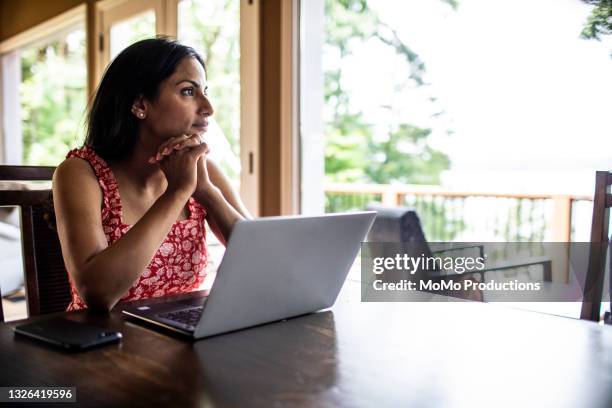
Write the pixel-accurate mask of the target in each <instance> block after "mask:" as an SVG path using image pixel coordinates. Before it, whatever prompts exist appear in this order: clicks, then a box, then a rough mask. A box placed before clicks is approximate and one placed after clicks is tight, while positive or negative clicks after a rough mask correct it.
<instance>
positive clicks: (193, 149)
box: [148, 134, 212, 195]
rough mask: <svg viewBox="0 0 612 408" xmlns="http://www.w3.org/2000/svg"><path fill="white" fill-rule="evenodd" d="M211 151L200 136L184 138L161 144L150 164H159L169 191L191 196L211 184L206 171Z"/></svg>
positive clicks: (150, 159)
mask: <svg viewBox="0 0 612 408" xmlns="http://www.w3.org/2000/svg"><path fill="white" fill-rule="evenodd" d="M209 151H210V149H209V147H208V145H207V144H206V143H205V142H203V141H202V140H201V138H200V136H199V135H198V134H193V135H181V136H177V137H171V138H169V139H168V140H166V141H165V142H164V143H162V144H161V145H160V146H159V147H158V149H157V152H156V153H155V155H154V156H151V157H150V158H149V160H148V162H149V163H150V164H159V166H160V168H161V170H162V171H163V172H164V174H165V176H166V179H167V181H168V190H175V191H177V190H178V191H182V192H185V193H188V194H189V195H192V194H193V193H194V192H195V191H196V189H197V188H206V187H207V186H209V185H212V183H211V182H210V179H209V178H208V171H207V169H206V155H207V154H208V152H209Z"/></svg>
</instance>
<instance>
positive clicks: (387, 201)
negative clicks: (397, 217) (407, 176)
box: [381, 186, 401, 207]
mask: <svg viewBox="0 0 612 408" xmlns="http://www.w3.org/2000/svg"><path fill="white" fill-rule="evenodd" d="M400 198H401V193H400V192H399V191H397V190H396V189H395V188H393V187H392V186H385V189H384V190H383V192H382V198H381V200H382V204H383V205H386V206H389V207H397V206H399V205H400V204H401V203H400Z"/></svg>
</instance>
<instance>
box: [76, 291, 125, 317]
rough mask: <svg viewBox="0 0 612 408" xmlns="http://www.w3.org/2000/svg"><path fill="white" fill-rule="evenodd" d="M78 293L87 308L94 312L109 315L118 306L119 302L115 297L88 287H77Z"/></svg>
mask: <svg viewBox="0 0 612 408" xmlns="http://www.w3.org/2000/svg"><path fill="white" fill-rule="evenodd" d="M77 292H78V293H79V295H80V296H81V298H82V299H83V301H84V302H85V304H86V305H87V308H88V309H90V310H92V311H97V312H103V313H108V312H110V311H111V310H112V308H113V307H114V306H115V305H116V304H117V300H116V299H114V298H113V297H111V296H109V295H108V294H106V293H103V292H100V290H96V289H95V288H93V287H88V286H87V285H80V287H77Z"/></svg>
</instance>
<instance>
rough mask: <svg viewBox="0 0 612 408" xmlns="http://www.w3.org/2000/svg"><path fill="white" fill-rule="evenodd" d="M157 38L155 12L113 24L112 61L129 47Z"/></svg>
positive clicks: (111, 38) (150, 11) (111, 36)
mask: <svg viewBox="0 0 612 408" xmlns="http://www.w3.org/2000/svg"><path fill="white" fill-rule="evenodd" d="M154 36H155V11H153V10H149V11H147V12H146V13H142V14H139V15H137V16H134V17H132V18H130V19H128V20H125V21H122V22H120V23H117V24H113V26H112V27H111V30H110V56H111V60H112V59H113V58H115V57H116V56H117V54H119V53H120V52H121V51H122V50H123V49H124V48H126V47H127V46H128V45H130V44H133V43H135V42H136V41H139V40H142V39H144V38H150V37H154Z"/></svg>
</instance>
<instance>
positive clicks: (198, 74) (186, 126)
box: [142, 58, 213, 140]
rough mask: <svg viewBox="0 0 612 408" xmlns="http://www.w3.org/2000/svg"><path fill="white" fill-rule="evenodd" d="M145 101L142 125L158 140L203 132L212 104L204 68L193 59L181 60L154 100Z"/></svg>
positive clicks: (210, 113) (211, 112)
mask: <svg viewBox="0 0 612 408" xmlns="http://www.w3.org/2000/svg"><path fill="white" fill-rule="evenodd" d="M144 103H145V107H146V112H145V113H146V118H145V119H144V120H143V123H142V125H143V126H144V127H145V128H146V129H147V130H148V131H149V132H150V133H151V134H152V135H153V136H154V137H156V138H159V139H160V140H165V139H168V138H170V137H176V136H181V135H184V134H188V135H192V134H195V133H198V134H200V135H201V134H202V133H204V132H206V128H207V126H208V117H209V116H210V115H212V114H213V107H212V105H211V104H210V100H209V99H208V85H207V83H206V72H205V71H204V67H202V65H201V64H200V63H199V62H198V61H197V60H196V59H195V58H185V59H183V60H182V61H181V62H180V63H179V65H178V66H177V68H176V70H175V71H174V73H173V74H172V75H171V76H170V77H169V78H167V79H166V80H165V81H164V82H162V83H161V85H160V87H159V95H158V98H157V100H155V101H145V102H144Z"/></svg>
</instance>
